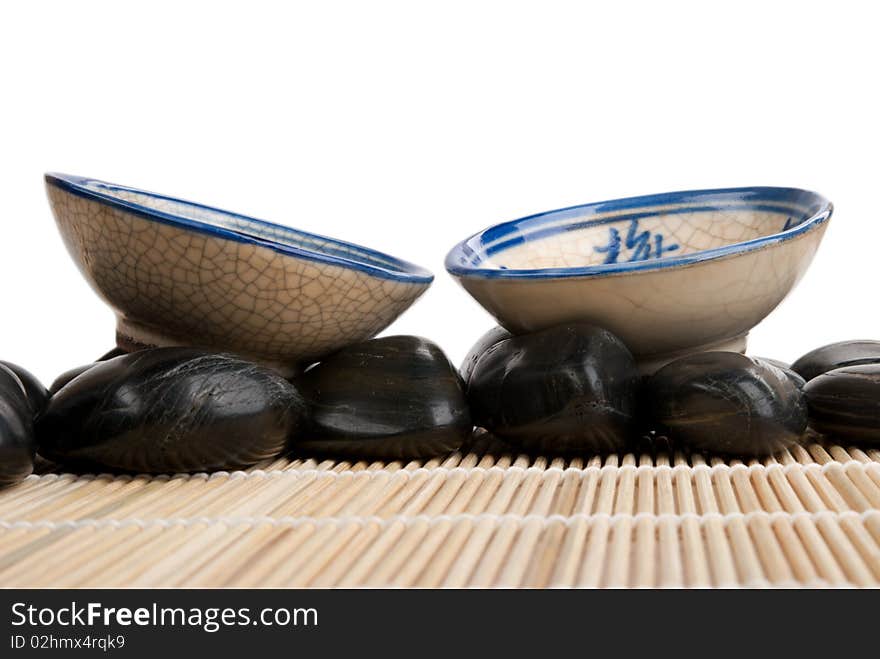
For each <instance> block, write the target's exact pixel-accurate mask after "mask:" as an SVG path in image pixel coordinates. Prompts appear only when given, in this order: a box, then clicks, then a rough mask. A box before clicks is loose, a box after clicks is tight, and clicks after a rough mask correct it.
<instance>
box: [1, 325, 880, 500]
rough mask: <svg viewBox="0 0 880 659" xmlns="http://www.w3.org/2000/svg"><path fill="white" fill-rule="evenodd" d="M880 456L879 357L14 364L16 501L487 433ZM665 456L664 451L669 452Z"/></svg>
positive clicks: (205, 356) (407, 340) (583, 329)
mask: <svg viewBox="0 0 880 659" xmlns="http://www.w3.org/2000/svg"><path fill="white" fill-rule="evenodd" d="M808 424H809V425H810V426H812V428H813V429H814V430H815V431H817V432H822V433H826V434H828V435H830V436H832V437H833V438H835V439H836V440H837V441H839V440H841V439H842V440H845V441H849V442H851V441H865V442H880V341H850V342H844V343H837V344H833V345H830V346H825V347H823V348H819V349H818V350H814V351H813V352H810V353H808V354H807V355H804V357H802V358H801V359H799V360H798V361H797V362H795V363H794V364H793V365H792V366H791V367H788V366H786V365H785V364H782V363H780V362H777V361H775V360H770V359H761V358H753V357H746V356H744V355H741V354H738V353H729V352H708V353H698V354H693V355H689V356H687V357H683V358H681V359H678V360H676V361H674V362H672V363H670V364H668V365H666V366H665V367H663V368H662V369H660V370H659V371H658V372H657V373H655V374H654V375H652V376H650V377H647V378H643V377H642V376H641V375H640V374H639V371H638V368H637V366H636V363H635V361H634V359H633V357H632V355H631V354H630V352H629V350H628V349H627V348H626V346H625V345H624V344H623V343H622V342H621V341H620V340H619V339H618V338H617V337H615V336H614V335H613V334H611V333H610V332H608V331H606V330H604V329H601V328H597V327H594V326H591V325H587V324H583V323H574V324H568V325H561V326H558V327H554V328H550V329H546V330H543V331H540V332H535V333H532V334H526V335H519V336H511V335H510V334H509V333H508V332H506V331H505V330H503V329H501V328H495V329H493V330H491V331H490V332H488V333H487V334H486V335H484V336H483V337H482V338H481V339H480V340H479V341H478V342H477V344H476V345H474V347H473V348H472V350H471V352H470V353H469V355H468V356H467V358H466V359H465V361H464V364H463V366H462V368H461V371H460V372H459V371H456V369H455V368H454V367H453V366H452V364H451V363H450V362H449V359H448V358H447V357H446V355H445V354H444V353H443V351H442V350H441V349H440V348H439V347H438V346H437V345H436V344H434V343H432V342H431V341H428V340H427V339H423V338H419V337H414V336H392V337H385V338H380V339H373V340H370V341H365V342H363V343H359V344H357V345H353V346H349V347H348V348H345V349H343V350H340V351H339V352H337V353H334V354H333V355H330V356H328V357H327V358H325V359H323V360H322V361H320V362H319V363H317V364H313V365H311V366H309V367H308V368H306V369H304V370H303V371H302V372H300V373H299V374H297V375H296V376H294V377H293V378H291V379H285V378H283V377H281V376H280V375H279V374H277V373H276V372H274V371H272V370H270V369H267V368H264V367H261V366H257V365H255V364H253V363H250V362H247V361H243V360H241V359H239V358H237V357H234V356H231V355H226V354H218V353H212V352H207V351H203V350H198V349H194V348H156V349H149V350H142V351H139V352H133V353H129V354H125V353H120V351H112V352H111V353H108V354H107V355H105V356H104V357H102V358H101V359H100V360H99V361H97V362H95V363H94V364H89V365H87V366H83V367H79V368H76V369H72V370H70V371H68V372H66V373H64V374H63V375H61V376H59V378H58V379H57V380H56V381H55V382H54V383H53V384H52V386H51V387H50V388H49V389H48V390H47V389H46V388H45V387H44V386H43V385H42V384H41V383H40V382H39V381H38V380H37V378H35V377H34V376H33V375H32V374H31V373H29V372H28V371H27V370H25V369H23V368H21V367H20V366H17V365H15V364H11V363H8V362H0V485H4V484H10V483H15V482H17V481H19V480H21V479H23V478H25V477H26V476H27V475H28V474H30V473H31V471H32V470H33V467H34V459H35V454H37V453H39V455H41V456H42V457H43V458H45V459H47V460H49V461H52V462H55V463H59V464H60V465H62V466H63V467H64V468H66V469H70V470H74V471H130V472H146V473H175V472H197V471H216V470H228V469H238V468H243V467H247V466H251V465H254V464H257V463H259V462H262V461H265V460H269V459H272V458H274V457H277V456H281V455H284V454H287V453H291V452H293V453H302V454H309V455H323V456H330V457H338V458H346V459H426V458H430V457H435V456H439V455H444V454H446V453H448V452H450V451H453V450H455V449H457V448H459V447H461V446H462V444H464V443H465V442H466V441H467V440H468V439H469V438H470V437H471V436H472V431H473V427H474V425H476V426H480V427H482V428H485V429H486V430H488V431H489V432H491V433H492V434H493V435H495V436H497V437H498V438H500V439H502V440H504V441H505V442H507V443H508V444H510V445H511V446H512V447H513V448H515V449H517V450H523V451H526V452H539V453H544V454H569V455H572V454H575V455H592V454H595V453H612V452H619V451H624V450H629V449H631V448H632V447H633V446H634V444H635V443H636V442H638V441H639V439H640V438H645V437H648V438H651V439H652V441H654V440H656V441H660V440H661V439H662V440H663V441H664V442H670V441H671V442H672V443H673V444H674V445H675V446H678V447H681V448H684V449H687V450H700V451H711V452H717V453H724V454H728V455H734V456H739V457H743V458H745V457H756V456H762V455H767V454H771V453H774V452H776V451H779V450H782V449H785V448H788V447H791V446H793V445H795V444H797V443H799V442H802V441H804V438H805V436H806V434H805V433H806V430H807V427H808ZM664 446H666V444H664Z"/></svg>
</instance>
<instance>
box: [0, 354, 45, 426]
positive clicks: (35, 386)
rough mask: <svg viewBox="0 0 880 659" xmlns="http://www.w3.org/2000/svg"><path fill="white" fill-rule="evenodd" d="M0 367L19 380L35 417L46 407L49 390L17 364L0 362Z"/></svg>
mask: <svg viewBox="0 0 880 659" xmlns="http://www.w3.org/2000/svg"><path fill="white" fill-rule="evenodd" d="M0 365H3V366H5V367H6V368H8V369H9V370H10V371H12V372H13V373H15V375H16V376H17V377H18V379H19V380H21V383H22V385H24V391H25V393H26V394H27V400H28V403H30V406H31V410H33V413H34V416H35V417H36V416H37V415H38V414H39V413H40V412H42V411H43V408H44V407H46V403H48V402H49V390H48V389H46V387H45V386H44V385H43V383H42V382H40V380H39V379H38V378H37V376H36V375H34V374H33V373H31V372H30V371H28V370H27V369H26V368H23V367H21V366H19V365H18V364H13V363H12V362H4V361H0Z"/></svg>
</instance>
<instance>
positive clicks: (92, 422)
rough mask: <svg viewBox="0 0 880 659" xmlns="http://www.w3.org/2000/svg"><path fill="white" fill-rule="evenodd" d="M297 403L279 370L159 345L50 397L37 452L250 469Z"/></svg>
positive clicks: (156, 469) (177, 468)
mask: <svg viewBox="0 0 880 659" xmlns="http://www.w3.org/2000/svg"><path fill="white" fill-rule="evenodd" d="M304 413H305V403H304V401H303V399H302V397H301V396H300V394H299V393H298V391H297V390H296V388H295V387H294V386H293V385H291V384H290V383H289V382H287V381H286V380H284V379H283V378H282V377H281V376H279V375H278V374H276V373H274V372H273V371H270V370H268V369H265V368H261V367H259V366H256V365H254V364H252V363H250V362H245V361H242V360H240V359H236V358H233V357H230V356H228V355H221V354H212V353H207V352H203V351H201V350H195V349H190V348H160V349H155V350H144V351H141V352H137V353H133V354H129V355H124V356H121V357H116V358H114V359H110V360H108V361H105V362H101V363H99V364H96V365H94V366H93V367H92V368H90V369H88V370H87V371H85V372H84V373H82V374H81V375H80V376H79V377H77V378H76V379H75V380H72V381H70V382H68V384H67V385H65V386H64V387H62V388H61V389H60V390H59V391H58V392H57V393H56V394H55V395H54V396H53V397H52V399H51V400H50V401H49V405H48V407H47V408H46V411H45V413H44V414H43V416H42V417H41V418H40V420H39V421H38V424H37V430H38V437H39V438H40V454H41V455H42V456H44V457H46V458H48V459H50V460H53V461H56V462H61V463H63V464H65V465H69V466H73V467H77V468H88V469H94V468H98V469H110V470H123V471H139V472H152V473H167V472H191V471H212V470H217V469H235V468H239V467H245V466H249V465H252V464H254V463H256V462H259V461H261V460H265V459H268V458H272V457H274V456H276V455H278V454H279V453H281V452H282V451H283V450H284V449H285V447H286V446H287V443H288V440H289V439H290V438H291V437H293V436H294V435H295V434H296V432H297V431H298V429H299V428H300V426H301V424H302V420H303V415H304Z"/></svg>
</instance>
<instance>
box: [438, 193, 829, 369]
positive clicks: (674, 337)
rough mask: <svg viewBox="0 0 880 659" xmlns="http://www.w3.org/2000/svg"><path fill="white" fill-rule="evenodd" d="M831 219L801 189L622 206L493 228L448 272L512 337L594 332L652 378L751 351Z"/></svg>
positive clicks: (666, 197)
mask: <svg viewBox="0 0 880 659" xmlns="http://www.w3.org/2000/svg"><path fill="white" fill-rule="evenodd" d="M831 211H832V206H831V204H830V203H829V202H828V201H827V200H826V199H824V198H823V197H821V196H820V195H818V194H815V193H813V192H808V191H805V190H797V189H792V188H763V187H757V188H736V189H725V190H696V191H688V192H672V193H667V194H659V195H650V196H645V197H633V198H630V199H619V200H616V201H606V202H600V203H595V204H586V205H583V206H575V207H572V208H565V209H562V210H557V211H551V212H549V213H541V214H539V215H532V216H530V217H526V218H522V219H519V220H513V221H511V222H506V223H503V224H499V225H496V226H493V227H490V228H489V229H486V230H485V231H482V232H480V233H478V234H476V235H474V236H471V237H470V238H468V239H467V240H465V241H463V242H461V243H459V244H458V245H456V246H455V247H454V248H453V249H452V251H450V252H449V254H448V255H447V257H446V269H447V270H448V271H449V273H450V274H451V275H452V276H453V277H455V278H456V279H457V280H458V281H459V283H461V285H462V286H463V287H464V289H465V290H466V291H467V292H468V293H470V294H471V295H472V296H473V297H474V298H475V299H476V300H477V301H478V302H479V303H480V304H481V305H483V307H484V308H485V309H486V310H487V311H489V313H491V314H492V315H493V316H495V318H497V319H498V322H499V323H500V324H501V325H503V326H504V327H505V328H507V329H508V330H510V331H511V332H514V333H520V332H530V331H535V330H539V329H543V328H546V327H550V326H552V325H556V324H558V323H562V322H568V321H586V322H590V323H594V324H597V325H601V326H603V327H605V328H607V329H609V330H611V331H612V332H614V333H615V334H617V335H618V336H620V338H621V339H623V341H624V342H625V343H626V344H627V345H628V346H629V347H630V349H631V350H632V351H633V353H634V354H635V355H636V357H637V359H638V360H639V362H640V364H641V366H642V368H643V370H645V371H652V370H655V369H656V368H658V367H659V366H661V365H663V364H664V363H666V362H668V361H670V360H672V359H675V358H676V357H678V356H681V355H684V354H687V353H690V352H697V351H704V350H732V351H740V352H741V351H744V350H745V346H746V336H747V334H748V332H749V330H750V329H751V328H752V327H754V326H755V325H756V324H757V323H758V322H760V321H761V320H762V319H763V318H764V317H765V316H767V314H769V313H770V312H771V311H772V310H773V309H774V308H775V307H776V306H777V305H778V304H779V303H780V302H781V301H782V299H783V298H784V297H785V296H786V295H787V294H788V293H789V291H791V289H792V288H793V287H794V285H795V284H796V283H797V282H798V280H799V279H800V278H801V276H802V275H803V274H804V271H805V270H806V269H807V266H808V265H809V264H810V261H811V260H812V258H813V255H814V254H815V252H816V249H817V248H818V246H819V242H820V241H821V240H822V235H823V234H824V232H825V228H826V227H827V225H828V219H829V218H830V217H831Z"/></svg>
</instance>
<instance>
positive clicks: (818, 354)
mask: <svg viewBox="0 0 880 659" xmlns="http://www.w3.org/2000/svg"><path fill="white" fill-rule="evenodd" d="M877 363H880V341H841V342H840V343H831V344H829V345H827V346H822V347H821V348H816V349H815V350H811V351H810V352H808V353H807V354H806V355H804V356H803V357H801V358H800V359H798V360H797V361H796V362H795V363H794V364H792V366H791V368H792V370H793V371H795V372H796V373H799V374H800V375H801V377H802V378H804V380H806V381H807V382H809V381H810V380H812V379H813V378H814V377H816V376H817V375H822V373H827V372H828V371H833V370H834V369H836V368H843V367H844V366H858V365H859V364H877Z"/></svg>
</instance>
